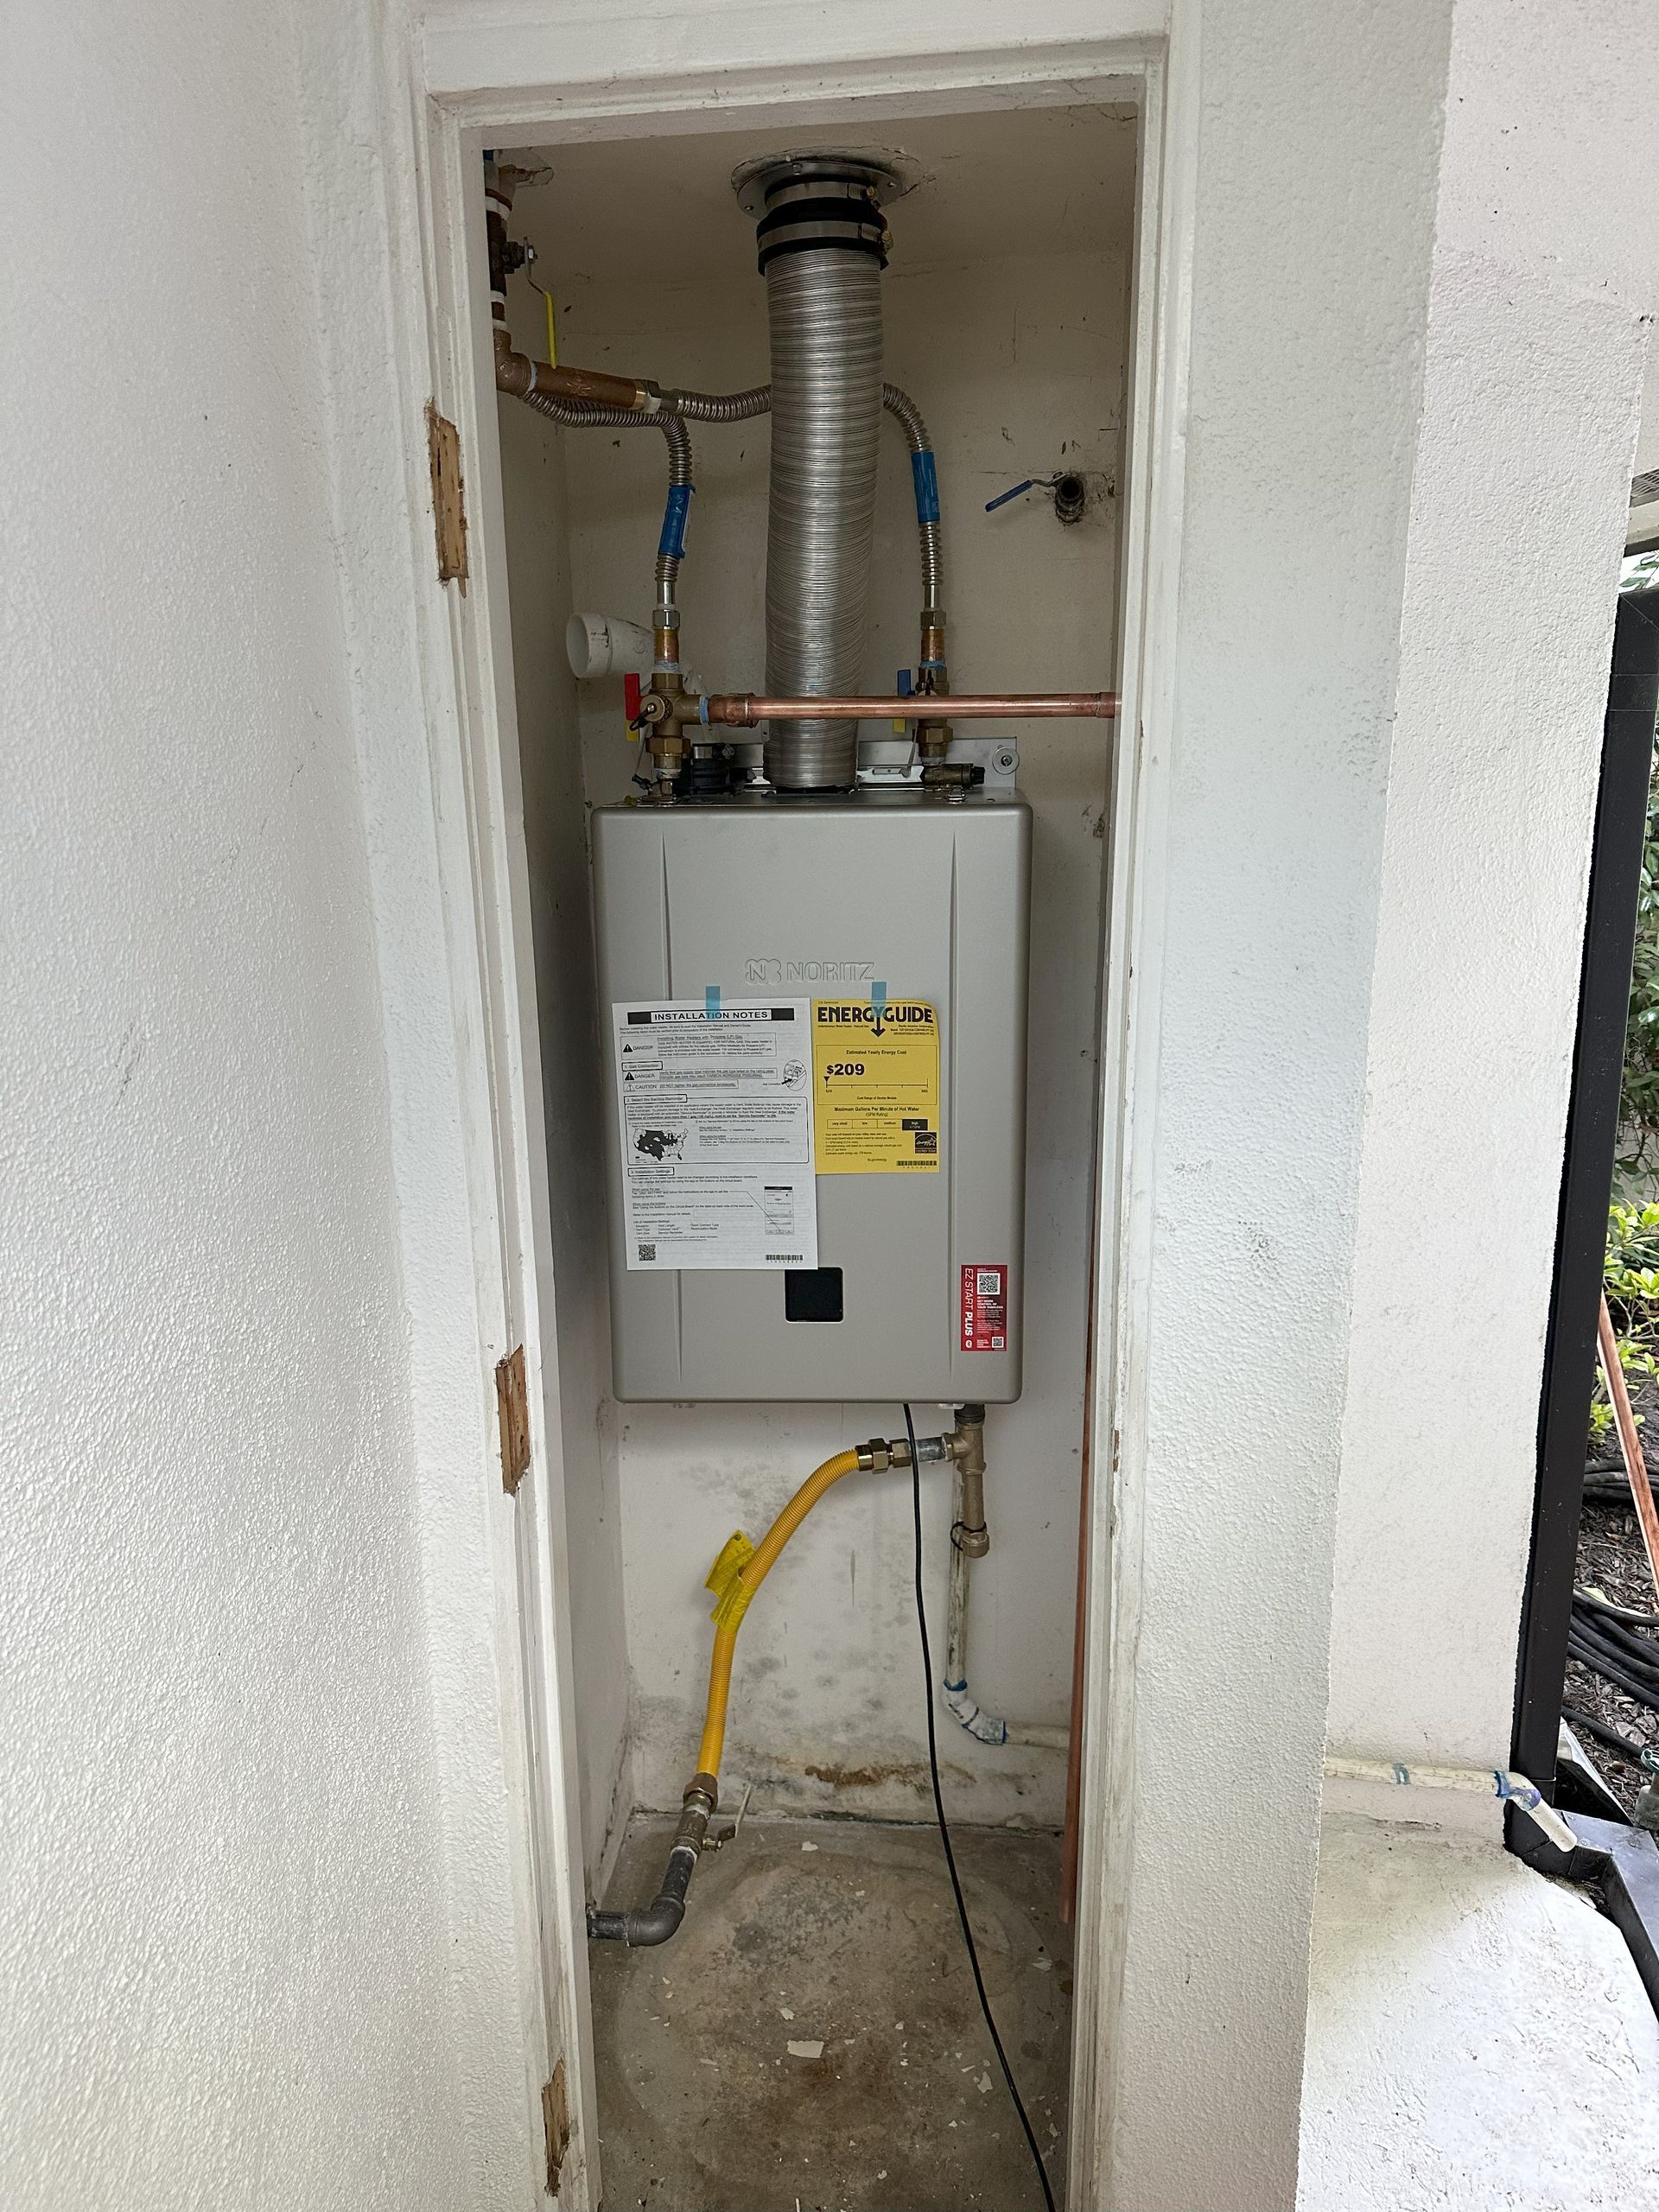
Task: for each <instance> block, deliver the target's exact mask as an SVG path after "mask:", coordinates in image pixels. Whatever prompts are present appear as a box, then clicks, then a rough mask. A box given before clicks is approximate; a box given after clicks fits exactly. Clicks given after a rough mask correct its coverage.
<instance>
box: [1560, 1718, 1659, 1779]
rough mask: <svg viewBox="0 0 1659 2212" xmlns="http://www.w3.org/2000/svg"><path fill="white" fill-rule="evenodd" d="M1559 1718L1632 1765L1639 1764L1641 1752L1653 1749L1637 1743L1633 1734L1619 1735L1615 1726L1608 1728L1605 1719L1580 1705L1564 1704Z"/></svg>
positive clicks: (1648, 1745) (1647, 1745)
mask: <svg viewBox="0 0 1659 2212" xmlns="http://www.w3.org/2000/svg"><path fill="white" fill-rule="evenodd" d="M1561 1718H1562V1719H1563V1720H1565V1721H1567V1723H1568V1725H1569V1726H1572V1727H1573V1728H1576V1729H1577V1730H1578V1732H1579V1733H1580V1735H1583V1736H1593V1737H1594V1738H1596V1740H1597V1742H1598V1743H1601V1744H1607V1745H1611V1748H1612V1749H1613V1750H1614V1751H1618V1753H1619V1754H1620V1756H1621V1757H1622V1758H1627V1759H1629V1760H1630V1764H1632V1765H1633V1766H1640V1765H1641V1764H1642V1754H1643V1751H1651V1750H1652V1749H1653V1746H1652V1745H1650V1744H1639V1743H1637V1739H1636V1738H1635V1737H1634V1736H1624V1735H1621V1734H1620V1733H1619V1732H1618V1729H1617V1728H1610V1727H1609V1726H1608V1725H1607V1723H1606V1722H1605V1720H1599V1719H1597V1718H1596V1716H1595V1714H1594V1713H1586V1711H1585V1709H1584V1707H1582V1706H1581V1705H1564V1706H1563V1707H1561Z"/></svg>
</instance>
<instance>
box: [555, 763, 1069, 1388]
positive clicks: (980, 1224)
mask: <svg viewBox="0 0 1659 2212" xmlns="http://www.w3.org/2000/svg"><path fill="white" fill-rule="evenodd" d="M1030 872H1031V813H1030V810H1029V808H1028V807H1027V805H1026V804H1025V803H1024V801H1023V800H1020V799H1017V798H998V799H995V800H991V799H987V798H969V799H968V800H965V801H963V802H962V803H959V804H941V803H940V802H939V801H938V800H937V799H934V798H931V796H930V797H929V798H920V797H918V796H917V795H915V794H912V793H903V794H900V793H886V792H870V791H861V792H860V793H858V794H857V795H856V796H853V797H848V798H836V799H827V800H811V801H809V800H796V801H793V802H791V803H790V804H777V803H768V802H766V801H754V800H742V799H740V800H734V801H731V802H728V803H716V804H693V805H686V806H678V807H635V806H620V807H604V808H601V809H599V810H597V811H596V812H595V814H594V899H595V909H596V913H595V919H596V935H597V941H598V954H599V982H600V999H601V1009H600V1011H601V1026H602V1027H603V1028H604V1030H605V1032H606V1033H607V1037H608V1034H609V1031H610V1024H611V1016H612V1008H613V1007H616V1006H618V1005H620V1004H623V1003H625V1002H634V1003H642V1002H651V1001H658V1002H661V1001H702V1000H704V998H705V995H706V994H707V993H709V991H710V990H718V991H719V992H720V993H721V996H722V999H723V1000H725V1001H742V1000H754V999H765V998H767V997H775V998H778V999H780V1000H781V999H797V1000H803V999H804V1000H808V1001H814V1002H815V1004H816V1003H817V1002H823V1001H848V1000H858V999H864V1000H867V1001H868V999H869V997H870V995H871V992H872V989H873V987H874V986H875V985H877V984H880V985H883V986H885V992H886V997H887V1000H888V1001H893V1002H899V1001H925V1003H926V1004H927V1005H928V1006H930V1007H932V1008H933V1009H935V1012H936V1014H937V1018H938V1036H939V1054H940V1059H939V1099H938V1119H939V1128H938V1166H937V1169H936V1170H935V1171H933V1172H930V1173H914V1174H901V1173H833V1174H827V1173H826V1174H820V1175H818V1177H817V1226H818V1249H817V1268H816V1269H814V1270H811V1271H810V1275H807V1274H797V1273H795V1272H793V1271H785V1270H776V1271H774V1270H766V1269H760V1268H679V1269H675V1270H671V1271H662V1272H645V1271H641V1270H640V1269H638V1268H632V1267H631V1266H630V1264H629V1260H630V1255H629V1251H628V1248H627V1244H626V1238H625V1235H624V1213H625V1210H624V1206H623V1204H622V1197H621V1193H622V1187H623V1178H624V1176H625V1174H626V1173H627V1167H626V1163H625V1161H624V1159H623V1154H622V1141H621V1134H620V1112H619V1105H618V1099H617V1095H616V1093H617V1063H616V1058H615V1055H614V1054H613V1052H610V1051H609V1050H608V1049H607V1052H606V1055H605V1064H606V1069H607V1076H606V1082H607V1094H608V1095H607V1113H606V1144H607V1179H608V1183H609V1195H610V1206H609V1216H610V1241H611V1319H612V1340H613V1368H614V1382H615V1389H616V1395H617V1396H618V1397H619V1398H620V1399H623V1400H636V1399H676V1398H677V1399H700V1398H728V1399H792V1400H803V1399H836V1398H841V1399H866V1400H868V1399H886V1400H893V1399H895V1398H905V1397H910V1398H918V1399H929V1400H938V1401H941V1402H944V1401H948V1400H975V1399H978V1400H985V1401H989V1402H994V1403H1006V1402H1008V1401H1010V1400H1012V1399H1014V1398H1017V1397H1018V1396H1019V1395H1020V1351H1021V1345H1020V1335H1021V1309H1022V1304H1023V1293H1024V1284H1023V1280H1022V1275H1023V1257H1024V1237H1025V1100H1026V976H1027V927H1028V916H1029V909H1030ZM815 1080H817V1072H816V1071H815ZM822 1144H823V1139H822V1135H821V1136H820V1151H819V1160H820V1164H822V1162H823V1149H822ZM836 1314H838V1316H839V1318H835V1316H836ZM809 1316H810V1318H808V1317H809ZM795 1317H798V1318H795Z"/></svg>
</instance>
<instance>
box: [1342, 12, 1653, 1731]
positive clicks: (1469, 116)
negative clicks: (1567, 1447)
mask: <svg viewBox="0 0 1659 2212" xmlns="http://www.w3.org/2000/svg"><path fill="white" fill-rule="evenodd" d="M1595 17H1596V20H1595V24H1594V28H1593V30H1592V29H1591V28H1590V26H1589V24H1588V23H1587V21H1586V15H1585V11H1584V10H1583V9H1581V8H1580V7H1578V6H1576V5H1573V4H1567V3H1566V0H1525V4H1522V5H1518V6H1517V5H1513V4H1507V0H1459V7H1458V10H1457V14H1456V18H1455V32H1454V36H1453V41H1452V60H1451V85H1450V92H1449V95H1448V99H1447V105H1446V139H1445V145H1444V150H1443V154H1442V160H1441V169H1440V188H1439V199H1438V204H1437V207H1436V211H1435V236H1434V262H1433V282H1432V286H1431V290H1430V296H1429V302H1428V320H1427V341H1426V344H1427V366H1426V372H1425V390H1424V402H1423V428H1422V432H1421V441H1420V445H1419V450H1418V456H1417V466H1416V469H1415V473H1414V478H1413V485H1412V505H1411V521H1410V537H1409V545H1408V560H1407V579H1406V592H1405V600H1404V605H1403V607H1402V617H1401V647H1400V652H1401V663H1400V691H1399V704H1398V718H1397V721H1396V722H1395V731H1394V741H1393V745H1392V747H1391V750H1390V755H1389V791H1388V826H1387V831H1386V837H1385V843H1384V853H1383V882H1382V891H1381V897H1380V902H1379V909H1378V916H1377V938H1376V973H1375V985H1374V993H1373V999H1372V1016H1371V1032H1370V1043H1369V1046H1368V1052H1367V1065H1366V1103H1365V1122H1364V1135H1363V1146H1364V1154H1363V1174H1362V1185H1361V1193H1362V1194H1361V1206H1360V1215H1359V1222H1358V1227H1357V1244H1356V1255H1357V1256H1356V1266H1355V1276H1354V1302H1353V1313H1352V1319H1351V1351H1350V1370H1349V1382H1348V1400H1347V1408H1346V1414H1345V1417H1344V1429H1343V1476H1342V1493H1341V1514H1340V1534H1339V1541H1338V1558H1337V1584H1336V1592H1335V1599H1334V1605H1333V1620H1332V1655H1331V1714H1330V1732H1331V1739H1332V1745H1333V1747H1334V1748H1340V1749H1343V1750H1351V1751H1362V1752H1374V1753H1377V1754H1383V1755H1389V1756H1400V1757H1404V1758H1428V1759H1436V1760H1446V1761H1449V1762H1452V1763H1454V1764H1455V1763H1459V1762H1467V1763H1472V1764H1497V1763H1501V1762H1503V1760H1505V1759H1506V1758H1508V1755H1509V1738H1510V1720H1511V1709H1512V1706H1513V1702H1514V1696H1515V1676H1516V1645H1517V1638H1518V1636H1519V1629H1520V1608H1521V1590H1522V1580H1523V1577H1524V1575H1525V1572H1526V1565H1527V1558H1528V1551H1529V1542H1530V1535H1531V1520H1532V1501H1533V1488H1534V1483H1535V1454H1536V1430H1537V1420H1538V1396H1539V1389H1540V1384H1541V1363H1542V1355H1543V1339H1544V1325H1545V1319H1546V1308H1547V1303H1548V1294H1549V1285H1550V1280H1551V1274H1552V1270H1553V1266H1554V1242H1555V1216H1556V1205H1557V1200H1558V1197H1559V1192H1560V1173H1561V1145H1562V1140H1563V1134H1564V1130H1565V1125H1566V1112H1567V1086H1568V1080H1569V1077H1570V1073H1571V1056H1572V1048H1573V1024H1574V1020H1575V1014H1576V1004H1577V997H1578V984H1579V963H1580V948H1581V942H1582V934H1583V914H1584V900H1585V889H1586V877H1587V870H1588V863H1589V841H1590V830H1591V823H1592V814H1593V810H1594V804H1595V794H1596V781H1597V773H1598V764H1599V759H1600V747H1601V723H1602V715H1603V711H1604V709H1605V704H1606V690H1607V656H1608V652H1609V650H1610V643H1611V633H1612V618H1613V599H1614V591H1615V587H1616V584H1617V580H1618V560H1619V553H1620V549H1621V546H1622V543H1623V537H1624V513H1625V493H1626V487H1627V486H1628V482H1629V479H1630V469H1631V465H1632V456H1633V452H1634V446H1635V436H1636V424H1637V405H1638V401H1639V397H1640V393H1641V389H1642V377H1643V352H1644V348H1645V346H1646V343H1647V335H1648V318H1649V316H1650V315H1651V313H1652V309H1653V307H1654V304H1655V298H1656V291H1659V218H1656V212H1655V206H1654V200H1653V191H1652V175H1651V170H1652V156H1653V144H1654V124H1653V118H1654V115H1655V112H1656V104H1659V67H1656V64H1655V59H1654V55H1653V51H1652V46H1651V30H1652V20H1651V16H1650V14H1649V11H1648V10H1645V9H1644V8H1643V7H1641V6H1640V5H1639V4H1636V0H1627V3H1626V4H1620V5H1614V6H1611V7H1605V8H1599V9H1598V10H1596V11H1595Z"/></svg>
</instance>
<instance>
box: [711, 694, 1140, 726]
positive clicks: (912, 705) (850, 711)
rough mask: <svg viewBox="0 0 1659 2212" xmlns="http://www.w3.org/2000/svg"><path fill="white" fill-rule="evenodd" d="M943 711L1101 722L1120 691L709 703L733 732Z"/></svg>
mask: <svg viewBox="0 0 1659 2212" xmlns="http://www.w3.org/2000/svg"><path fill="white" fill-rule="evenodd" d="M941 712H944V713H947V714H949V715H950V719H951V721H988V720H989V719H990V718H992V717H993V716H995V717H999V718H1001V719H1005V720H1007V721H1031V720H1033V719H1042V720H1059V719H1062V718H1065V719H1070V720H1073V721H1076V720H1078V719H1084V720H1089V719H1100V720H1104V721H1111V720H1113V719H1114V718H1115V716H1116V713H1117V694H1116V691H1001V692H991V691H953V692H951V693H950V697H949V699H948V700H944V699H938V698H933V697H930V696H929V695H928V694H927V693H925V692H911V693H906V695H905V696H902V697H895V698H891V699H875V698H872V699H855V698H827V699H818V698H813V699H768V698H764V697H762V696H760V695H759V694H757V693H755V692H752V691H744V692H731V693H726V694H722V695H721V696H718V697H715V698H712V699H710V700H709V714H708V720H709V721H711V722H720V723H722V724H723V725H725V726H726V727H728V728H734V729H753V727H754V725H755V724H756V723H757V722H769V721H792V720H795V719H797V718H798V717H800V716H803V715H811V716H813V717H814V719H815V720H817V721H841V722H858V721H873V722H874V721H882V722H887V721H893V722H898V721H906V722H920V721H931V720H932V719H933V718H934V717H935V716H936V715H938V714H940V713H941Z"/></svg>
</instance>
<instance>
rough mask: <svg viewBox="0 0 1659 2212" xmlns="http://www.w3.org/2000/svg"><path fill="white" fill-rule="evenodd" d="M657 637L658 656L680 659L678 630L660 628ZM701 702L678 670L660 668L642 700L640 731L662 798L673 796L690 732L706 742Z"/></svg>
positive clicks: (658, 793) (658, 791)
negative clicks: (668, 648)
mask: <svg viewBox="0 0 1659 2212" xmlns="http://www.w3.org/2000/svg"><path fill="white" fill-rule="evenodd" d="M655 636H656V639H657V641H658V642H657V657H658V659H659V660H669V659H677V658H678V654H679V632H678V631H677V630H658V631H657V632H655ZM664 641H666V643H667V645H669V647H670V650H669V651H668V652H664V651H663V645H664ZM701 709H702V698H701V696H700V695H699V694H698V693H696V692H695V691H688V690H686V688H685V678H684V677H683V676H682V675H681V674H680V672H679V671H678V670H677V669H661V668H659V669H658V670H657V671H656V672H655V674H654V675H653V676H652V679H651V689H650V690H649V691H647V692H646V693H645V695H644V696H643V697H642V698H641V699H640V702H639V734H640V738H641V741H642V742H643V744H644V746H645V751H646V753H648V754H649V755H650V757H651V763H652V779H653V780H654V781H655V783H656V785H657V795H658V798H668V797H669V796H670V794H671V789H672V786H673V784H674V780H675V779H676V778H677V776H678V774H679V772H680V770H681V769H682V767H683V766H684V764H685V755H686V747H687V745H688V743H689V742H690V739H691V734H692V733H693V732H695V733H696V738H697V741H699V742H706V739H705V736H704V726H703V721H702V712H701Z"/></svg>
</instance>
